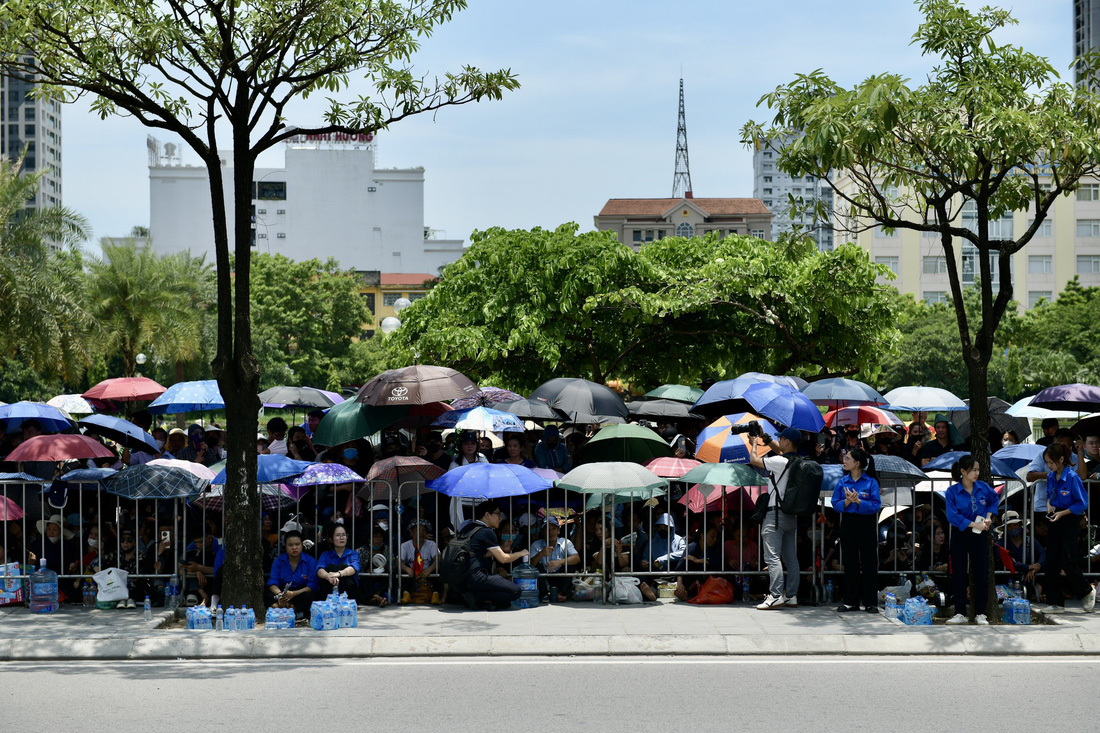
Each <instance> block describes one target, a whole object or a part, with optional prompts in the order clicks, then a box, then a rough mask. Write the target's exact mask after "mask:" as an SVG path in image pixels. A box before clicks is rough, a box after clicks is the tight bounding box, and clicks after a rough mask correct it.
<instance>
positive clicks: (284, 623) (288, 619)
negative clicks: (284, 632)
mask: <svg viewBox="0 0 1100 733" xmlns="http://www.w3.org/2000/svg"><path fill="white" fill-rule="evenodd" d="M264 627H265V628H268V629H293V628H294V609H293V608H269V609H267V616H266V617H264Z"/></svg>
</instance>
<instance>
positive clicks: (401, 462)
mask: <svg viewBox="0 0 1100 733" xmlns="http://www.w3.org/2000/svg"><path fill="white" fill-rule="evenodd" d="M445 472H446V471H445V470H444V469H442V468H440V467H439V466H437V465H435V464H434V463H432V462H431V461H428V460H425V459H423V458H417V457H415V456H393V457H391V458H383V459H382V460H380V461H375V462H374V465H372V466H371V467H370V471H368V472H367V485H366V486H364V487H363V488H362V489H360V490H359V494H358V496H359V497H360V498H371V499H383V500H384V499H388V498H390V497H391V496H392V497H393V498H395V499H396V500H398V501H404V500H405V499H408V498H409V497H412V496H416V495H417V494H419V493H420V492H421V489H422V488H423V486H424V483H425V482H426V481H429V480H431V479H433V478H439V477H440V476H442V475H443V474H444V473H445Z"/></svg>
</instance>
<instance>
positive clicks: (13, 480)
mask: <svg viewBox="0 0 1100 733" xmlns="http://www.w3.org/2000/svg"><path fill="white" fill-rule="evenodd" d="M49 482H50V480H49V479H44V478H38V477H37V476H31V475H30V474H27V473H0V484H48V483H49Z"/></svg>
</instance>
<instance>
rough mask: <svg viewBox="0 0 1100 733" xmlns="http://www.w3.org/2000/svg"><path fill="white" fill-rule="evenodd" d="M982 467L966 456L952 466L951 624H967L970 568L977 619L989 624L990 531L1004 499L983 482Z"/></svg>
mask: <svg viewBox="0 0 1100 733" xmlns="http://www.w3.org/2000/svg"><path fill="white" fill-rule="evenodd" d="M980 474H981V467H980V466H979V465H978V462H977V461H975V460H974V456H970V455H966V456H963V457H962V458H960V459H959V460H957V461H955V464H954V465H953V466H951V478H953V479H954V480H955V483H954V484H952V485H951V486H949V487H948V488H947V495H946V496H945V497H944V499H945V501H946V502H947V521H948V522H949V523H950V524H951V526H952V527H954V529H955V533H954V535H953V536H952V537H951V594H952V596H953V597H954V601H955V615H954V616H952V617H951V618H950V619H948V620H947V623H949V624H965V623H966V622H967V621H968V619H967V616H966V590H967V585H968V580H969V575H968V573H967V571H968V569H969V572H970V573H971V574H973V576H974V620H975V622H977V623H978V624H982V625H985V624H988V623H989V620H988V619H987V618H986V615H985V607H986V602H987V600H988V596H989V594H988V592H987V591H986V579H987V578H988V575H989V544H988V542H989V539H988V533H989V528H990V527H991V526H993V516H994V515H995V514H996V513H997V505H998V504H999V503H1000V497H998V496H997V492H995V491H994V490H993V489H992V488H991V487H990V485H989V484H987V483H986V482H984V481H979V480H978V476H979V475H980Z"/></svg>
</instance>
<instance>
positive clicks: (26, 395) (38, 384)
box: [0, 356, 62, 402]
mask: <svg viewBox="0 0 1100 733" xmlns="http://www.w3.org/2000/svg"><path fill="white" fill-rule="evenodd" d="M61 392H62V386H61V384H59V383H58V382H56V381H53V380H48V379H44V378H43V377H42V375H41V374H40V373H39V372H38V371H37V370H35V369H32V368H31V367H30V366H28V365H27V364H26V363H24V362H23V361H22V359H20V358H19V357H18V356H4V357H2V358H0V400H2V401H4V402H18V401H20V400H33V401H36V402H45V401H46V400H48V399H50V398H51V397H53V396H54V395H56V394H61Z"/></svg>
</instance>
